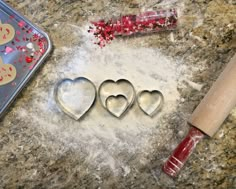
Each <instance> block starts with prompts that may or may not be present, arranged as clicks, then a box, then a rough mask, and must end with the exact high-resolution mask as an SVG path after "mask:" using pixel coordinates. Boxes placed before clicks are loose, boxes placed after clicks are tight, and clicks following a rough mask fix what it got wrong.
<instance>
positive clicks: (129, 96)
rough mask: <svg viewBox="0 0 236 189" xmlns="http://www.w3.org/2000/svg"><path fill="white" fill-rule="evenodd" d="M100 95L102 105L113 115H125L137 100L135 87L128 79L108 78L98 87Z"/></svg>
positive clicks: (118, 116)
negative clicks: (115, 79)
mask: <svg viewBox="0 0 236 189" xmlns="http://www.w3.org/2000/svg"><path fill="white" fill-rule="evenodd" d="M98 96H99V99H100V102H101V104H102V106H103V107H104V108H105V109H106V110H107V111H108V112H109V113H111V114H112V115H113V116H115V117H117V118H120V117H121V116H123V115H124V114H125V113H126V112H127V111H128V110H129V108H131V106H132V105H133V103H134V101H135V89H134V86H133V85H132V83H131V82H130V81H128V80H126V79H119V80H117V81H114V80H111V79H109V80H106V81H104V82H102V84H101V85H100V86H99V89H98Z"/></svg>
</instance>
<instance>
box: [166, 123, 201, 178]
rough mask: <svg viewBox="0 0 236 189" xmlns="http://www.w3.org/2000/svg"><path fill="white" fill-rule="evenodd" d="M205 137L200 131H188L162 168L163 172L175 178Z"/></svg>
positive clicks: (194, 129)
mask: <svg viewBox="0 0 236 189" xmlns="http://www.w3.org/2000/svg"><path fill="white" fill-rule="evenodd" d="M204 136H205V134H204V133H202V132H201V131H200V130H198V129H197V128H195V127H192V128H191V129H190V130H189V133H188V135H187V136H186V137H185V138H184V139H183V141H182V142H181V143H180V144H179V145H178V146H177V148H176V149H175V150H174V152H173V153H172V155H171V156H170V157H169V158H168V160H167V161H166V162H165V164H164V166H163V168H162V169H163V171H164V172H165V173H166V174H167V175H169V176H171V177H176V176H177V174H178V173H179V172H180V170H181V168H182V167H183V166H184V164H185V162H186V161H187V159H188V158H189V156H190V155H191V154H192V152H193V150H194V149H195V147H196V145H197V143H198V142H199V141H200V140H201V139H202V138H203V137H204Z"/></svg>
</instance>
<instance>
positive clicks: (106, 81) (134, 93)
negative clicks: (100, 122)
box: [98, 79, 136, 118]
mask: <svg viewBox="0 0 236 189" xmlns="http://www.w3.org/2000/svg"><path fill="white" fill-rule="evenodd" d="M122 81H123V82H126V83H129V84H130V86H131V88H132V90H133V97H132V100H131V102H130V103H129V101H128V99H127V97H126V96H125V98H126V99H127V102H128V107H127V108H126V110H125V111H124V112H123V113H122V114H121V115H120V117H118V118H121V117H123V116H124V115H125V114H126V113H127V112H128V110H129V109H130V108H131V107H132V106H133V104H134V102H135V96H136V91H135V88H134V86H133V84H132V83H131V82H130V81H129V80H128V79H117V80H112V79H107V80H105V81H103V82H102V83H101V84H100V85H99V87H98V97H99V101H100V103H101V105H102V107H103V108H104V109H105V110H107V111H108V109H107V107H106V106H104V105H103V102H102V100H101V95H100V92H101V88H102V86H103V85H104V84H105V83H108V82H112V83H115V84H117V83H119V82H122ZM118 95H123V94H118ZM110 96H117V95H109V96H107V98H109V97H110ZM123 96H124V95H123ZM107 98H105V101H106V99H107ZM108 112H109V113H110V114H111V115H112V116H114V115H113V114H112V113H111V112H110V111H108ZM115 117H116V116H115Z"/></svg>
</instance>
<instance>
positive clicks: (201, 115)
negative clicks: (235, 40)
mask: <svg viewBox="0 0 236 189" xmlns="http://www.w3.org/2000/svg"><path fill="white" fill-rule="evenodd" d="M235 106H236V54H235V55H234V56H233V58H232V59H231V60H230V62H229V63H228V64H227V66H226V68H225V69H224V71H223V72H222V73H221V74H220V76H219V78H218V79H217V80H216V82H215V83H214V84H213V86H212V87H211V88H210V90H209V91H208V93H207V94H206V96H205V97H204V98H203V100H202V101H201V102H200V104H199V105H198V106H197V108H196V109H195V110H194V112H193V114H192V115H191V117H190V119H189V120H188V125H189V126H190V130H189V132H188V134H187V136H186V137H185V138H184V139H183V140H182V142H181V143H180V144H179V145H178V146H177V148H176V149H175V150H174V151H173V153H172V155H171V156H170V157H169V158H168V160H167V161H166V162H165V164H164V166H163V171H164V172H165V173H166V174H167V175H169V176H171V177H175V176H177V174H178V173H179V172H180V170H181V168H182V167H183V166H184V164H185V162H186V161H187V159H188V158H189V156H190V155H191V154H192V152H193V150H194V149H195V147H196V145H197V143H198V142H199V141H201V139H202V138H204V136H209V137H212V136H213V135H214V134H215V133H216V132H217V130H218V129H219V128H220V126H221V125H222V123H223V122H224V120H225V119H226V117H227V116H228V115H229V113H230V112H231V110H232V109H233V108H234V107H235Z"/></svg>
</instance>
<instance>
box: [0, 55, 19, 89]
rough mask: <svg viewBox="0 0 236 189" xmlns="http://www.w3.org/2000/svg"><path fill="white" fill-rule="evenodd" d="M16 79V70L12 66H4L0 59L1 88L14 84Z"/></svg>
mask: <svg viewBox="0 0 236 189" xmlns="http://www.w3.org/2000/svg"><path fill="white" fill-rule="evenodd" d="M15 78H16V68H15V66H13V65H11V64H3V61H2V58H1V57H0V87H1V86H2V85H5V84H8V83H10V82H12V81H13V80H14V79H15Z"/></svg>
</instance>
